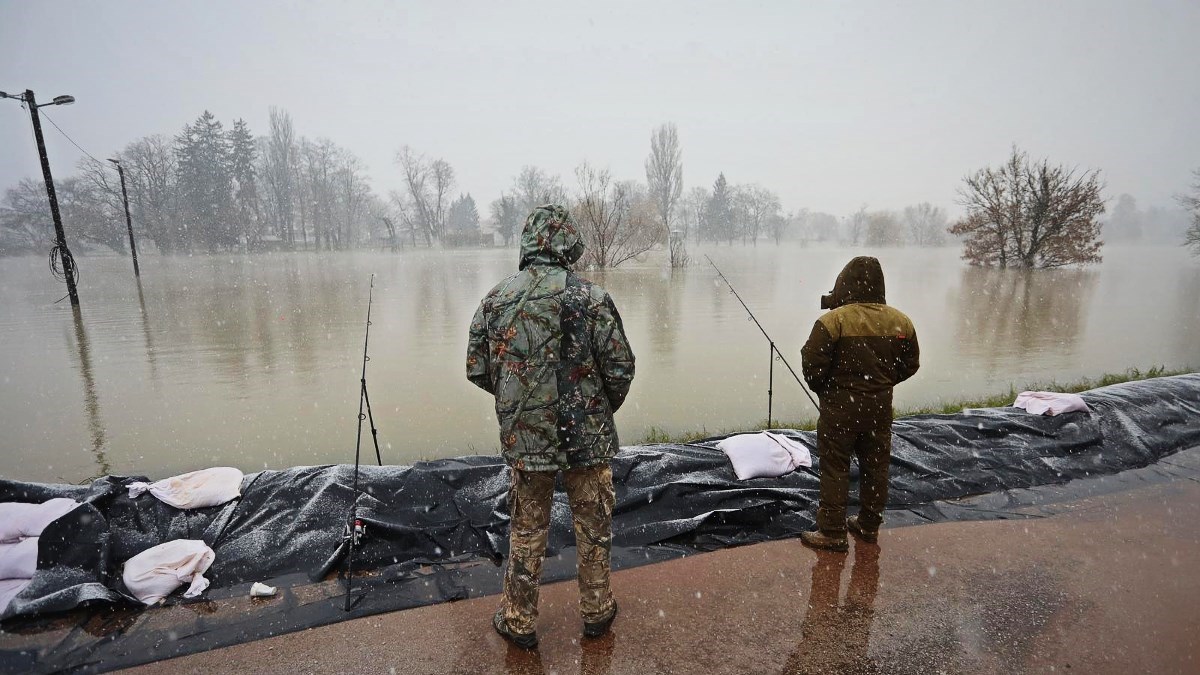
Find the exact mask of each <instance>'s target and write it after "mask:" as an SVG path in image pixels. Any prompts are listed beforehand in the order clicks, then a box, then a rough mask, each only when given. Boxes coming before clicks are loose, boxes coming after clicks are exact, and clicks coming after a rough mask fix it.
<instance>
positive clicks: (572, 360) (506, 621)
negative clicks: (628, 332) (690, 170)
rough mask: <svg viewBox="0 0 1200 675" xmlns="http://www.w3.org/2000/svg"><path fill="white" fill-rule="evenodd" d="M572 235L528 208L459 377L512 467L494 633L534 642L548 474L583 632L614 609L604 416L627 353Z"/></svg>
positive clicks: (628, 367) (555, 210) (628, 361)
mask: <svg viewBox="0 0 1200 675" xmlns="http://www.w3.org/2000/svg"><path fill="white" fill-rule="evenodd" d="M583 248H584V246H583V240H582V238H581V237H580V236H579V232H578V230H577V229H576V227H575V224H574V222H573V221H572V220H571V216H570V214H569V213H568V212H567V210H566V209H565V208H563V207H561V206H557V205H545V206H539V207H537V208H535V209H534V210H533V212H532V213H530V214H529V218H528V219H526V221H525V229H524V231H523V232H522V234H521V258H520V267H519V271H518V272H517V273H516V274H514V275H512V276H510V277H508V278H507V279H505V280H504V281H501V282H500V283H499V284H497V285H496V286H495V288H493V289H492V290H491V291H489V292H488V294H487V295H486V296H484V298H483V301H482V302H481V303H480V305H479V309H478V310H477V311H476V312H475V316H474V318H473V319H472V321H471V329H470V334H469V338H468V343H467V379H469V380H470V381H471V382H473V383H475V384H476V385H478V386H479V387H480V388H481V389H483V390H484V391H487V392H488V393H490V394H492V395H493V396H495V398H496V417H497V419H498V421H499V423H500V447H501V452H502V454H503V456H504V459H505V461H506V462H507V463H508V465H509V466H510V467H511V469H512V485H513V487H512V491H511V493H510V508H511V520H512V526H511V533H510V543H509V564H508V569H507V570H506V572H505V577H504V596H503V599H502V601H501V608H500V611H498V612H497V613H496V616H495V617H494V618H493V624H494V626H495V628H496V630H497V631H498V632H500V633H501V634H502V635H504V636H505V637H506V638H508V639H510V640H512V641H513V642H516V643H517V644H518V645H520V646H524V647H530V646H533V645H536V644H537V638H536V633H535V630H534V629H535V623H536V619H537V599H538V578H539V576H540V574H541V565H542V558H543V557H544V556H545V550H546V537H547V534H548V531H549V525H550V506H551V502H552V498H553V494H554V477H555V474H556V473H557V472H559V471H563V472H564V473H565V474H566V475H565V480H564V483H565V485H566V488H567V495H568V499H569V501H570V505H571V512H572V517H573V519H574V521H575V533H576V543H577V546H578V557H579V562H578V565H579V570H578V571H579V587H580V595H581V599H580V610H581V613H582V614H583V619H584V632H585V633H586V634H589V635H591V634H593V633H594V634H600V633H603V632H604V630H607V628H608V625H609V624H610V623H611V621H612V619H613V617H615V615H616V603H615V602H614V601H613V599H612V593H611V590H610V588H609V551H610V549H611V542H612V506H613V502H614V494H613V487H612V469H611V467H610V465H609V462H610V460H611V459H612V458H613V456H614V455H615V454H616V453H617V451H618V450H619V448H620V444H619V442H618V439H617V428H616V425H615V424H614V422H613V413H615V412H616V411H617V410H618V409H619V408H620V407H621V404H622V403H623V402H624V401H625V396H626V394H628V393H629V386H630V383H631V382H632V381H633V372H634V356H633V352H632V350H630V348H629V342H628V340H627V339H626V337H625V330H624V327H623V326H622V323H621V315H620V314H619V313H618V312H617V308H616V305H614V304H613V301H612V298H611V297H609V295H608V293H607V292H605V291H604V289H602V288H600V287H599V286H597V285H595V284H592V283H590V282H588V281H586V280H584V279H581V278H579V277H578V276H576V275H575V274H574V273H573V272H572V271H571V270H570V269H569V266H570V265H571V264H572V263H574V262H575V261H576V260H578V259H579V257H580V256H581V255H582V254H583Z"/></svg>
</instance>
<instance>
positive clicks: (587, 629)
mask: <svg viewBox="0 0 1200 675" xmlns="http://www.w3.org/2000/svg"><path fill="white" fill-rule="evenodd" d="M615 618H617V601H616V600H613V611H612V614H609V615H608V618H607V619H601V620H600V621H597V622H595V623H588V622H586V621H585V622H584V623H583V635H584V637H590V638H594V637H600V636H601V635H604V634H605V633H607V632H608V629H609V628H610V627H612V622H613V619H615Z"/></svg>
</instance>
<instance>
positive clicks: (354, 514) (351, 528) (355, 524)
mask: <svg viewBox="0 0 1200 675" xmlns="http://www.w3.org/2000/svg"><path fill="white" fill-rule="evenodd" d="M374 299H375V275H374V274H372V275H371V288H370V290H369V291H368V293H367V329H366V335H365V336H364V337H363V366H362V379H360V380H359V382H360V383H361V386H360V387H359V395H358V434H357V437H356V439H355V441H354V501H353V502H352V503H351V504H350V519H349V520H348V521H347V523H346V533H345V535H344V536H343V542H344V544H345V545H346V546H348V547H349V550H348V552H347V554H346V606H345V610H344V611H347V612H349V611H350V604H351V603H350V596H351V589H352V588H353V586H354V549H355V547H357V546H358V545H359V544H360V543H361V542H362V538H363V535H364V534H366V532H367V526H366V525H364V524H363V522H362V521H361V520H359V519H358V497H359V495H360V494H361V493H360V492H359V491H358V473H359V469H358V467H359V452H360V450H361V449H362V426H363V424H362V423H363V420H368V421H369V422H370V424H371V440H372V441H373V442H374V443H375V460H376V461H377V462H379V466H383V456H382V455H380V454H379V430H378V429H376V428H375V416H374V415H373V414H372V413H371V397H370V396H368V395H367V361H370V360H371V357H370V356H367V344H368V343H369V341H370V339H371V305H372V303H373V302H374ZM364 404H365V405H366V408H367V413H366V414H365V415H364V414H363V405H364Z"/></svg>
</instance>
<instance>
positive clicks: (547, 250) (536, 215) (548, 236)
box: [519, 204, 584, 269]
mask: <svg viewBox="0 0 1200 675" xmlns="http://www.w3.org/2000/svg"><path fill="white" fill-rule="evenodd" d="M583 248H584V246H583V238H582V237H580V236H579V230H578V228H576V227H575V221H574V220H572V219H571V214H570V213H569V212H568V211H567V210H566V209H565V208H563V207H561V206H559V205H557V204H545V205H543V206H539V207H537V208H535V209H534V210H533V211H532V212H531V213H530V214H529V217H528V218H526V219H525V229H524V230H522V231H521V264H520V267H519V269H525V268H526V267H528V266H530V265H561V266H562V267H569V266H570V265H571V263H573V262H575V261H576V260H579V257H580V256H582V255H583Z"/></svg>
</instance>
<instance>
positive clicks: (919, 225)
mask: <svg viewBox="0 0 1200 675" xmlns="http://www.w3.org/2000/svg"><path fill="white" fill-rule="evenodd" d="M904 225H905V227H906V228H907V229H908V236H909V240H910V241H912V243H913V244H915V245H917V246H940V245H941V244H942V242H943V241H945V238H946V237H945V235H946V212H945V211H943V210H942V209H940V208H938V207H936V206H934V205H932V204H930V203H929V202H921V203H920V204H917V205H915V206H906V207H904Z"/></svg>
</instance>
